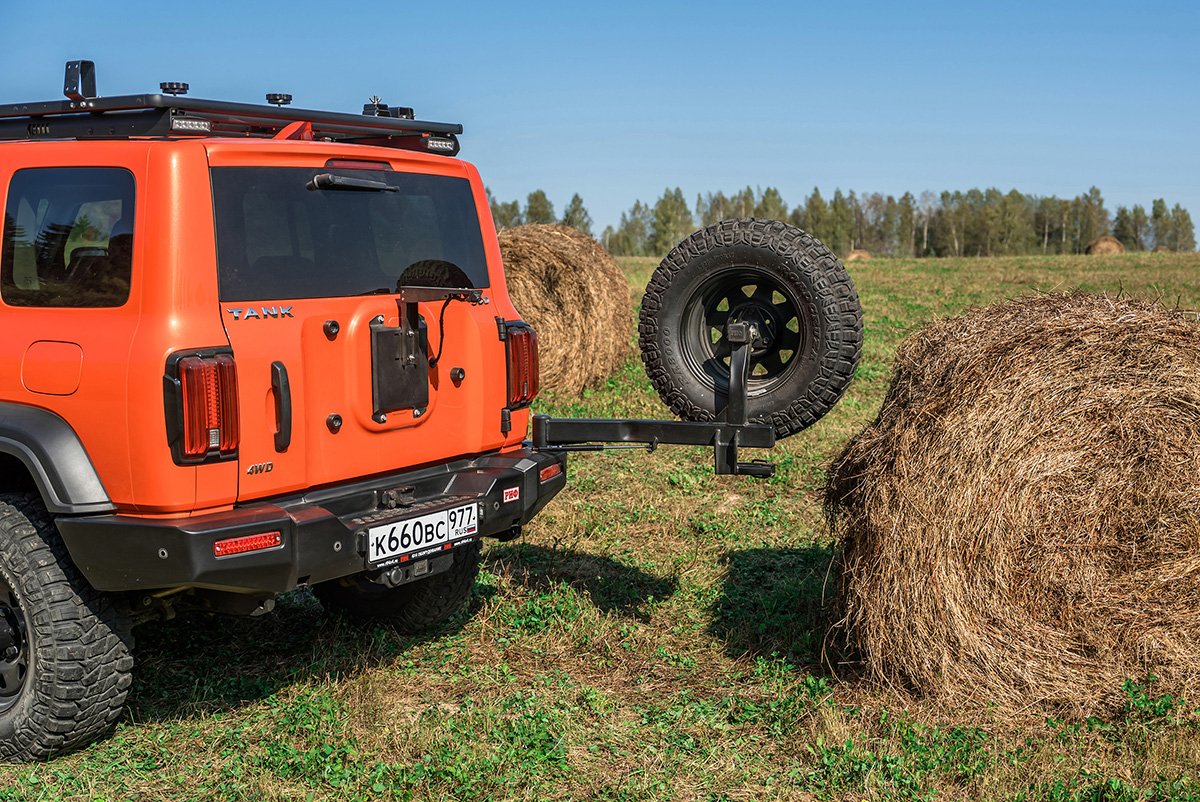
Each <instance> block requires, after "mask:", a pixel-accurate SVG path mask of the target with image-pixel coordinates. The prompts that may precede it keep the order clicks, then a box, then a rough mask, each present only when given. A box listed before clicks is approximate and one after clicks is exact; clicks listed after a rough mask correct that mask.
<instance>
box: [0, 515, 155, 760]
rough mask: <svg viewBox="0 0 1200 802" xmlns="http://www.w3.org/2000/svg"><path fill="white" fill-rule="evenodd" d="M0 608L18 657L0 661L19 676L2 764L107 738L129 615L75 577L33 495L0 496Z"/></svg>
mask: <svg viewBox="0 0 1200 802" xmlns="http://www.w3.org/2000/svg"><path fill="white" fill-rule="evenodd" d="M0 607H3V609H4V612H5V614H6V615H7V616H8V618H9V622H10V624H11V623H12V622H13V621H16V622H17V623H18V626H19V630H20V635H19V638H18V644H17V646H16V647H14V648H15V649H16V651H17V654H16V655H15V656H6V655H3V654H0V661H6V664H5V666H4V667H6V668H7V669H8V672H7V673H8V676H9V677H14V676H17V677H19V680H18V681H17V682H16V683H15V686H16V692H15V693H12V690H13V688H12V687H10V688H9V689H8V690H9V691H10V693H9V695H8V696H7V698H3V699H0V757H2V758H4V759H6V760H10V761H30V760H43V759H46V758H48V757H50V756H51V755H60V754H63V753H65V752H69V751H71V750H73V749H78V748H80V747H83V746H86V745H87V744H89V743H91V742H92V741H94V740H96V739H97V738H99V737H101V736H103V735H104V734H105V733H107V732H108V730H109V729H110V728H111V727H112V726H113V724H114V723H116V721H117V719H118V718H120V717H121V711H122V709H123V707H124V704H125V696H126V694H127V693H128V692H129V685H130V682H131V675H130V672H131V670H132V669H133V656H132V652H133V638H132V636H131V634H130V629H131V626H132V624H131V622H130V618H129V613H128V609H127V607H126V606H125V603H124V599H122V598H121V597H119V596H114V595H111V594H106V593H101V592H99V591H97V590H94V589H93V588H92V587H91V586H90V585H89V584H88V583H87V580H85V579H84V578H83V577H82V576H81V575H80V574H79V572H78V571H77V570H76V568H75V566H74V565H73V564H72V563H71V558H70V556H69V555H68V554H67V549H66V547H65V546H64V545H63V542H62V539H61V538H60V537H59V535H58V530H57V529H56V528H55V526H54V521H53V520H51V518H50V516H49V514H47V512H46V509H45V507H44V506H43V505H42V503H41V500H40V499H39V498H37V497H36V496H31V495H26V494H19V495H18V494H14V495H7V494H6V495H0ZM12 631H14V630H13V629H10V630H9V632H12ZM6 658H7V659H6ZM18 663H20V669H21V670H20V671H16V670H14V669H15V668H16V667H17V664H18Z"/></svg>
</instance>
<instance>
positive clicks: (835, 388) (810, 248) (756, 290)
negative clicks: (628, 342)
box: [638, 218, 862, 437]
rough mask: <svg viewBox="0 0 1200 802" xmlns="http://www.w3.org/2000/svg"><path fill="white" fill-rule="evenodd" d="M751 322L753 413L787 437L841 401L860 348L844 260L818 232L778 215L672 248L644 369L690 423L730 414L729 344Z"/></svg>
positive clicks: (645, 325)
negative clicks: (755, 336)
mask: <svg viewBox="0 0 1200 802" xmlns="http://www.w3.org/2000/svg"><path fill="white" fill-rule="evenodd" d="M731 321H741V322H753V323H755V324H756V326H757V327H758V329H759V331H760V333H763V334H765V337H764V339H763V340H762V341H760V343H759V344H758V345H756V346H755V347H754V349H753V350H752V352H751V358H750V375H749V378H748V379H747V382H746V384H747V400H746V415H747V417H748V419H749V420H750V421H751V422H753V423H769V424H770V425H771V426H772V427H773V428H774V429H775V434H776V436H777V437H787V436H788V435H792V434H795V433H796V432H798V431H800V430H801V429H804V428H806V427H808V426H811V425H813V424H814V423H816V422H817V421H818V420H820V418H821V417H822V416H823V415H824V414H825V413H826V412H828V411H829V410H830V409H832V408H833V406H834V404H836V403H837V402H838V399H840V398H841V397H842V394H843V393H845V392H846V388H847V387H848V386H849V384H850V380H851V379H852V378H853V377H854V370H855V368H856V367H857V366H858V357H859V353H860V352H861V350H862V310H861V308H860V306H859V302H858V293H857V292H856V291H855V289H854V283H853V282H852V281H851V280H850V276H849V274H847V272H846V268H845V267H843V266H842V263H841V262H839V261H838V259H837V257H836V256H834V255H833V253H832V252H830V250H829V249H828V248H826V247H825V246H824V245H822V244H821V242H820V240H818V239H816V238H815V237H813V236H812V235H811V234H808V233H806V232H804V231H802V230H800V229H799V228H796V227H795V226H790V225H787V224H786V223H780V222H777V221H774V220H757V219H748V218H742V219H737V220H724V221H722V222H720V223H716V224H714V225H711V226H709V227H708V228H705V229H702V230H700V231H697V232H696V233H695V234H692V235H691V236H690V237H688V238H687V239H685V240H684V241H683V242H681V243H679V244H678V245H677V246H675V248H674V249H672V250H671V252H670V253H669V254H667V256H666V258H665V259H663V261H662V263H661V264H660V265H659V266H658V268H657V269H656V270H655V271H654V275H652V276H651V277H650V283H649V285H648V286H647V287H646V294H645V296H644V297H643V298H642V311H641V315H640V317H639V321H638V332H639V343H640V346H641V352H642V361H643V362H644V363H645V366H646V373H647V374H648V375H649V376H650V381H651V382H652V383H653V384H654V388H655V389H656V390H658V393H659V395H660V396H661V397H662V399H663V402H664V403H666V405H667V406H669V407H670V408H671V411H672V412H674V413H675V414H676V415H678V416H680V417H681V418H684V419H685V420H694V421H715V420H723V419H724V417H725V407H726V404H727V398H728V392H729V358H730V353H731V346H730V345H729V343H728V341H727V339H726V336H725V325H726V324H727V323H728V322H731Z"/></svg>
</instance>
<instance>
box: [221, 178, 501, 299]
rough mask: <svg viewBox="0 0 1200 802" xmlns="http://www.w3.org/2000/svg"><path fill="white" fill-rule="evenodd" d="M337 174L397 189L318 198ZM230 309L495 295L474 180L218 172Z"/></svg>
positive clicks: (223, 291) (224, 282) (341, 192)
mask: <svg viewBox="0 0 1200 802" xmlns="http://www.w3.org/2000/svg"><path fill="white" fill-rule="evenodd" d="M321 173H332V174H334V175H339V176H345V177H347V178H351V179H356V180H359V181H367V182H382V183H385V184H386V185H387V186H389V187H394V188H395V189H394V190H382V189H367V190H344V189H338V190H310V189H308V188H307V185H308V182H309V180H310V179H312V178H313V177H314V176H316V175H318V174H321ZM212 183H213V202H214V204H215V207H216V208H215V212H216V221H217V262H218V272H219V275H220V288H221V300H222V301H265V300H273V299H287V298H328V297H336V296H346V295H361V294H366V293H373V292H381V293H387V292H395V291H396V290H397V288H398V287H400V286H421V287H464V288H478V287H486V286H488V278H487V263H486V261H485V258H484V252H483V236H482V234H481V233H480V229H479V218H478V217H477V215H476V212H475V199H474V196H473V195H472V194H471V185H470V183H469V182H468V181H467V180H466V179H462V178H449V177H446V176H427V175H413V174H410V173H393V172H375V171H364V170H342V171H338V170H332V171H331V170H329V169H319V170H316V169H309V168H296V167H216V168H213V170H212Z"/></svg>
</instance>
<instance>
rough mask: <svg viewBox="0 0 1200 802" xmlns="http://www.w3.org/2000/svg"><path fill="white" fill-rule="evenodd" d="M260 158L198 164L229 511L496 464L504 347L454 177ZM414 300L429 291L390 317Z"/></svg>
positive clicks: (473, 212) (471, 194) (422, 170)
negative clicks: (391, 475) (488, 457)
mask: <svg viewBox="0 0 1200 802" xmlns="http://www.w3.org/2000/svg"><path fill="white" fill-rule="evenodd" d="M272 156H273V158H271V159H269V160H268V159H265V158H264V159H262V160H261V163H254V161H253V159H251V158H248V157H247V156H246V155H245V154H240V153H237V152H234V153H228V152H222V151H220V150H219V149H218V150H216V151H215V152H210V168H211V175H212V187H213V203H214V213H215V220H216V233H217V259H218V274H219V288H220V299H221V316H222V319H223V321H224V324H225V328H226V331H227V332H228V335H229V341H230V344H231V346H232V348H233V352H234V355H235V358H236V363H237V374H238V399H239V413H240V419H241V445H240V448H239V460H240V468H241V471H240V476H241V479H240V485H239V493H238V497H239V499H240V500H247V499H252V498H261V497H265V496H270V495H276V494H280V493H284V492H289V491H295V490H298V489H303V488H308V487H316V486H321V485H328V484H333V483H337V482H341V481H346V480H350V479H355V478H358V477H364V476H370V475H372V474H378V473H383V472H387V471H395V470H398V469H401V468H406V467H413V466H418V465H422V464H428V463H434V462H440V461H445V460H448V459H452V458H454V457H457V456H462V455H469V454H476V453H480V452H483V451H487V450H492V449H495V448H498V447H500V446H501V445H502V444H503V442H504V434H505V433H504V432H502V431H501V427H500V415H499V410H500V408H502V407H503V406H504V404H505V401H504V344H503V343H502V342H501V341H500V339H499V337H498V334H497V328H496V322H495V319H494V315H493V314H492V312H491V310H489V308H488V306H487V305H486V304H485V303H478V302H474V303H473V301H478V300H482V299H480V298H478V296H480V295H482V296H484V297H485V298H486V296H487V295H488V294H489V283H490V282H489V278H488V265H487V260H486V256H485V248H484V243H483V237H482V231H481V228H480V223H479V215H478V211H477V203H478V199H477V197H476V192H475V188H474V187H473V185H472V182H471V181H470V180H469V178H468V175H467V174H466V173H465V171H463V170H462V168H461V167H456V165H458V164H459V163H457V162H454V161H452V160H441V163H440V164H439V165H435V166H436V167H439V168H440V172H437V171H435V170H434V169H433V168H432V167H431V165H430V163H429V161H432V160H429V161H425V162H421V161H418V162H415V163H412V164H408V163H406V162H404V161H403V160H398V164H397V165H395V166H394V165H393V164H392V163H391V162H390V161H373V162H372V161H365V162H364V161H363V160H361V159H358V160H356V159H330V158H328V156H327V152H326V154H321V155H320V156H318V157H316V158H314V156H313V155H312V154H308V153H301V154H297V155H296V157H294V158H292V159H282V160H281V159H280V158H279V157H278V156H275V154H274V153H272ZM418 286H419V287H433V288H437V289H436V290H435V291H433V292H428V291H426V292H422V293H418V294H419V295H421V296H422V297H428V298H431V300H427V301H422V302H419V303H403V302H402V298H401V295H400V291H401V290H403V289H405V288H411V287H418ZM438 290H440V292H439V291H438ZM472 290H477V291H481V292H478V293H475V294H474V295H475V297H474V298H472V297H470V293H468V292H466V291H472ZM413 294H414V293H412V292H411V291H410V293H409V295H410V296H411V295H413ZM455 296H458V297H455ZM464 298H466V299H464ZM414 312H415V313H416V314H414ZM439 351H441V352H442V356H441V359H440V360H438V363H437V365H436V366H435V367H430V366H429V358H430V357H431V356H435V355H436V354H437V353H438V352H439ZM455 368H458V369H459V370H460V371H461V375H462V376H463V378H461V379H460V380H458V381H454V380H452V379H451V371H452V370H453V369H455ZM454 375H455V376H459V375H460V374H459V373H458V372H455V373H454Z"/></svg>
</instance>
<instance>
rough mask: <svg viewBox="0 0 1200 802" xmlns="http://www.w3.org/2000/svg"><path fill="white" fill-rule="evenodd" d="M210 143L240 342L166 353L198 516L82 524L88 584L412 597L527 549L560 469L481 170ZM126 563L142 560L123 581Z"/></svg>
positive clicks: (76, 550) (446, 162)
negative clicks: (338, 586) (495, 549)
mask: <svg viewBox="0 0 1200 802" xmlns="http://www.w3.org/2000/svg"><path fill="white" fill-rule="evenodd" d="M203 144H204V153H205V159H206V160H207V170H208V176H209V181H210V184H211V207H212V220H213V223H212V225H213V241H214V243H215V251H214V252H213V254H212V259H214V260H215V265H213V269H214V270H215V275H216V298H215V301H216V308H214V309H213V310H212V314H213V315H214V316H215V317H217V318H218V319H219V321H220V324H221V329H222V330H223V333H224V336H223V337H222V338H220V340H217V341H212V342H208V341H206V342H195V343H192V344H189V345H188V346H187V347H180V348H172V349H171V351H170V353H169V354H167V355H166V357H165V362H164V364H163V388H164V390H163V396H162V397H163V404H164V411H163V415H164V424H165V429H166V432H167V443H168V445H169V449H170V457H171V463H170V467H168V468H166V470H167V471H188V470H191V471H194V472H195V473H196V477H197V479H196V488H197V491H196V499H195V505H194V507H193V508H192V509H190V510H178V509H169V505H165V506H166V507H167V509H166V510H165V512H164V514H163V515H161V516H157V515H154V516H146V515H142V516H131V515H127V514H117V515H112V516H100V517H92V518H89V519H87V520H76V521H67V522H65V527H64V528H63V532H64V536H65V537H66V538H67V540H68V544H69V545H70V547H71V550H72V555H73V556H74V557H75V558H76V561H77V562H78V563H79V564H80V567H81V568H82V569H83V570H84V572H85V574H87V575H88V578H89V580H90V581H92V582H93V584H94V585H96V587H98V588H100V589H104V590H148V591H149V590H155V589H162V588H168V587H178V588H186V589H189V590H194V589H197V588H199V589H208V590H211V591H216V592H220V593H229V592H232V593H235V594H249V595H250V596H253V597H264V596H267V595H270V594H274V593H278V592H281V591H284V590H287V589H289V588H291V587H294V586H296V585H297V584H317V583H320V582H328V581H332V580H338V579H344V578H345V577H349V576H355V575H359V576H368V577H369V578H370V579H372V580H374V581H376V582H377V583H378V584H379V585H381V586H383V587H398V586H400V585H402V584H406V583H409V582H413V581H417V580H418V579H421V578H423V577H428V576H432V575H434V574H436V573H437V572H438V571H439V570H450V568H451V566H452V562H453V561H452V560H450V559H448V556H449V555H450V554H452V553H453V552H454V550H456V549H471V550H472V551H473V552H476V551H477V550H478V543H479V539H480V538H481V537H483V536H496V537H503V538H507V537H510V536H515V534H516V533H518V532H519V531H520V527H521V526H522V525H523V524H524V523H526V522H527V521H528V520H529V519H530V518H531V517H532V515H533V514H535V513H536V512H537V511H538V510H539V509H540V508H541V506H543V505H544V504H545V503H546V501H548V500H549V498H550V497H551V496H553V495H554V493H556V492H557V491H558V490H559V489H561V487H562V486H563V484H564V483H565V470H564V468H565V465H564V461H563V457H562V456H561V455H553V456H552V455H549V454H542V453H535V452H533V451H532V450H530V449H528V448H527V447H526V446H525V445H524V444H523V441H524V438H525V434H526V430H527V425H528V406H529V404H530V402H531V401H532V399H533V397H534V395H536V393H537V352H536V334H535V333H534V332H533V330H532V329H531V328H530V327H529V326H527V325H526V324H524V323H523V322H522V321H521V320H520V319H519V316H518V314H517V312H516V311H515V310H514V309H513V307H512V304H511V302H510V301H509V299H508V296H507V293H506V292H505V289H504V279H503V270H502V267H501V264H500V255H499V249H498V246H497V244H496V240H495V236H494V234H493V233H492V231H493V229H492V223H491V216H490V211H489V208H488V204H487V200H486V194H485V192H484V190H483V187H482V183H481V182H480V179H479V176H478V174H477V172H476V171H475V169H474V168H473V167H471V166H470V165H468V164H466V163H464V162H461V161H458V160H456V159H450V158H445V157H440V156H433V155H426V154H421V153H412V152H408V151H403V150H396V149H392V148H378V147H363V146H353V145H331V144H328V143H321V142H302V141H295V142H292V141H245V140H242V141H233V140H208V141H206V142H204V143H203ZM201 261H204V260H203V259H202V260H201ZM231 465H236V471H230V470H229V467H230V466H231ZM213 480H215V481H213ZM231 482H236V486H235V487H234V486H231ZM230 499H232V500H233V501H232V504H231V503H229V500H230ZM154 501H155V500H154V499H152V498H148V497H143V499H142V501H141V504H140V505H139V507H140V508H141V509H142V510H151V511H152V510H154V509H155V508H156V504H155V503H154ZM101 532H103V535H102V536H101ZM148 544H154V545H155V546H157V551H156V550H154V549H148V548H146V545H148ZM114 547H117V548H121V547H128V548H130V549H132V550H133V551H134V552H135V553H138V554H142V553H144V556H145V559H141V560H136V561H133V562H128V561H127V562H126V563H125V565H124V566H123V567H121V568H120V569H118V568H117V566H115V565H114V562H115V561H114V560H113V559H112V558H111V557H110V556H108V555H110V554H111V553H112V549H113V548H114ZM163 553H165V554H166V555H167V556H166V557H162V556H161V555H162V554H163ZM243 601H244V600H243ZM256 609H257V608H256Z"/></svg>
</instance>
